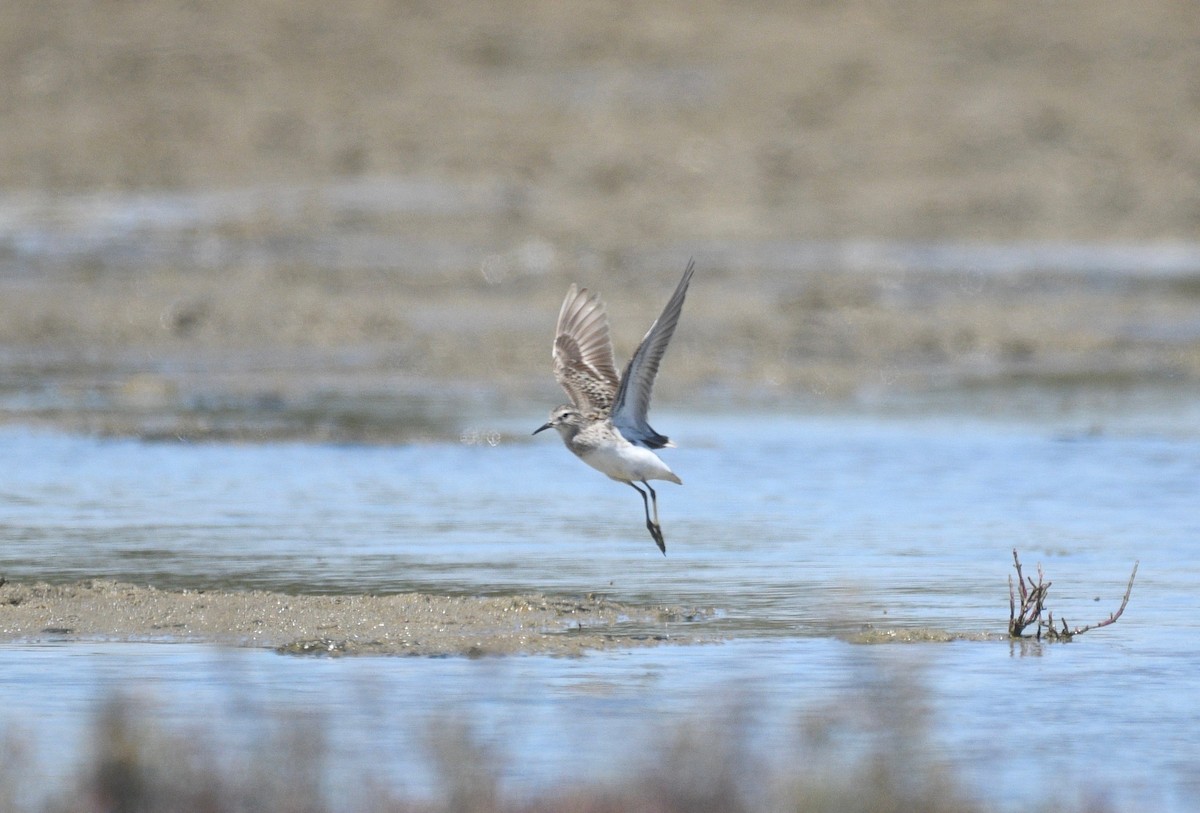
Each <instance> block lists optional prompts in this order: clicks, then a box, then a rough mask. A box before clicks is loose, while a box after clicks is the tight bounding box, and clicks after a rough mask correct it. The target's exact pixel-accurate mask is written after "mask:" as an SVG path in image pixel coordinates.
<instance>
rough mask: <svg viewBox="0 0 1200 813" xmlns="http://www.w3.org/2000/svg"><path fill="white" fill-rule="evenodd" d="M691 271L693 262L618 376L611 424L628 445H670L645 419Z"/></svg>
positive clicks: (690, 277) (656, 447)
mask: <svg viewBox="0 0 1200 813" xmlns="http://www.w3.org/2000/svg"><path fill="white" fill-rule="evenodd" d="M695 267H696V262H695V260H693V261H691V262H689V263H688V266H687V269H686V270H685V271H684V272H683V279H681V280H679V285H677V286H676V288H675V293H674V294H672V295H671V299H670V300H669V301H668V302H667V306H666V307H665V308H663V312H662V314H661V315H660V316H659V317H658V318H657V319H655V320H654V324H652V325H651V326H650V330H648V331H647V332H646V336H645V338H643V339H642V343H641V344H639V345H638V349H637V350H636V351H635V352H634V354H633V358H631V359H630V360H629V366H627V367H626V368H625V374H624V375H622V376H621V384H620V386H619V387H618V389H617V395H616V400H615V401H614V402H613V413H612V421H613V424H614V425H615V426H616V427H617V429H619V430H620V431H621V434H622V435H624V436H625V439H626V440H628V441H629V442H631V443H637V444H639V445H642V446H647V447H649V448H651V449H661V448H662V447H664V446H669V445H671V441H670V440H668V439H667V437H666V436H665V435H660V434H659V433H658V432H655V431H654V430H653V429H652V428H651V427H650V424H649V423H647V422H646V415H647V413H648V412H649V411H650V391H651V389H653V388H654V377H655V376H656V375H658V364H659V362H661V361H662V357H663V354H664V353H666V352H667V344H668V343H669V342H670V341H671V335H672V334H673V333H674V332H675V325H676V324H678V323H679V314H680V312H681V311H682V310H683V299H684V297H685V296H687V289H688V283H690V282H691V281H692V271H693V270H695Z"/></svg>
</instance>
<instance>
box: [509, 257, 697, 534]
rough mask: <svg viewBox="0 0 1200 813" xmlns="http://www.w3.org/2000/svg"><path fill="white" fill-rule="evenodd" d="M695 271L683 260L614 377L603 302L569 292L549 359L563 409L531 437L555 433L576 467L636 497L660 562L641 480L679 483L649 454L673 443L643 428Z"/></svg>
mask: <svg viewBox="0 0 1200 813" xmlns="http://www.w3.org/2000/svg"><path fill="white" fill-rule="evenodd" d="M695 268H696V262H695V260H691V261H689V262H688V265H687V268H686V269H685V270H684V272H683V278H682V279H680V280H679V284H678V285H677V286H676V287H675V293H674V294H672V295H671V298H670V299H669V300H668V301H667V304H666V307H664V308H663V311H662V314H661V315H660V316H659V317H658V318H657V319H655V320H654V324H652V325H650V329H649V330H648V331H646V335H645V336H644V337H643V338H642V341H641V343H640V344H639V345H638V347H637V350H635V351H634V353H633V356H631V357H630V359H629V363H628V364H627V365H626V366H625V372H624V373H622V374H621V375H620V376H618V375H617V369H616V364H615V361H614V359H613V346H612V339H611V338H610V337H609V332H608V315H607V314H606V313H605V308H604V302H603V301H601V299H600V297H599V296H598V295H597V294H596V293H594V292H592V291H589V290H588V289H587V288H577V287H576V286H575V285H572V286H571V288H570V289H569V290H568V291H567V296H566V298H565V299H564V300H563V304H562V308H561V309H560V310H559V312H558V324H557V327H556V330H555V336H554V347H553V352H552V359H553V361H554V377H555V379H556V380H557V381H558V383H559V386H561V387H562V388H563V390H565V391H566V393H567V396H568V397H569V398H570V399H571V402H570V403H569V404H562V405H560V406H556V407H554V409H552V410H550V420H548V421H546V423H544V424H542V425H541V426H539V427H538V428H537V429H535V430H534V431H533V434H535V435H536V434H537V433H538V432H542V431H545V430H546V429H555V430H557V431H558V434H559V436H561V437H562V441H563V443H564V444H565V445H566V447H567V448H568V449H570V450H571V451H572V452H573V453H574V454H575V455H576V456H577V457H579V459H580V460H582V461H583V462H584V463H587V464H588V465H589V466H591V467H592V468H594V469H596V470H598V471H600V472H602V473H604V474H606V475H608V476H609V477H611V478H612V479H613V480H617V481H618V482H621V483H626V484H628V485H629V486H630V487H632V488H633V490H634V491H636V492H637V493H638V494H641V495H642V506H643V508H644V509H645V511H646V529H647V530H648V531H650V538H651V539H653V540H654V543H655V544H656V545H658V549H659V550H660V551H662V554H663V555H664V556H666V554H667V543H666V541H665V540H664V538H663V532H662V526H661V525H660V524H659V522H658V494H657V493H656V492H655V491H654V488H653V487H652V486H651V485H650V482H649V481H650V480H666V481H667V482H670V483H676V484H678V485H683V481H682V480H680V479H679V477H678V475H676V474H675V472H673V471H671V469H670V467H669V466H667V464H666V463H664V462H663V461H662V460H661V459H660V458H659V456H658V455H656V454H655V453H654V452H655V450H657V449H663V448H668V447H673V446H674V445H675V444H674V443H672V442H671V440H670V439H669V438H668V437H667V436H666V435H662V434H660V433H658V432H656V431H655V430H654V429H653V428H651V426H650V424H649V423H648V422H647V419H646V416H647V413H648V412H649V410H650V391H651V390H652V389H653V387H654V379H655V377H656V376H657V375H658V366H659V363H660V362H662V359H663V355H664V354H665V353H666V352H667V345H668V344H669V343H670V341H671V336H672V335H673V334H674V333H675V326H676V325H677V324H678V323H679V314H680V313H681V312H682V310H683V300H684V298H685V297H686V296H687V290H688V284H689V283H691V281H692V272H693V271H694V270H695ZM638 483H641V484H642V485H643V486H645V488H646V490H645V491H643V490H642V489H641V488H640V487H638V485H637V484H638ZM647 491H648V492H649V493H650V496H649V497H648V498H647V496H646V492H647ZM652 505H653V516H651V506H652Z"/></svg>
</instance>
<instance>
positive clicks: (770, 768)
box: [0, 666, 1107, 813]
mask: <svg viewBox="0 0 1200 813" xmlns="http://www.w3.org/2000/svg"><path fill="white" fill-rule="evenodd" d="M739 702H740V704H741V705H735V706H731V707H726V708H724V709H720V708H718V709H717V710H715V711H714V710H712V709H710V710H708V711H707V712H705V713H704V714H703V715H700V714H696V715H694V716H693V717H692V718H691V719H690V720H688V721H687V722H684V723H682V724H676V725H674V726H672V727H669V728H667V729H665V730H661V731H657V732H656V733H647V734H646V736H645V738H644V740H643V741H633V742H630V743H629V750H630V757H631V764H634V765H637V766H639V767H637V768H634V769H632V770H630V771H629V772H628V773H627V774H626V775H624V776H622V777H621V778H620V779H619V780H615V779H611V778H610V779H594V778H592V777H591V776H590V771H595V770H597V766H595V765H594V763H593V762H592V761H591V760H590V759H589V757H588V755H587V754H586V753H580V754H578V766H579V773H577V774H576V775H574V776H571V777H570V778H568V779H563V780H561V781H560V782H559V783H558V784H556V785H554V786H552V787H548V788H543V789H541V790H539V791H537V792H535V793H533V794H529V793H524V794H515V793H507V792H506V791H505V788H504V784H505V783H504V770H503V768H504V766H505V765H506V764H519V763H520V762H525V761H528V760H529V759H531V758H536V755H534V756H531V755H528V754H521V755H517V754H510V753H507V752H505V750H504V746H503V743H499V744H497V743H485V742H483V741H482V740H480V739H479V738H478V737H477V736H476V735H475V733H474V732H473V730H472V726H471V724H470V722H469V721H466V720H462V719H457V718H454V717H448V718H433V719H432V721H427V725H428V732H427V735H426V736H425V738H424V741H425V744H426V748H425V758H426V760H427V761H428V763H429V764H430V766H431V767H432V768H433V773H432V775H433V776H434V777H436V778H437V785H436V787H435V788H433V790H432V792H431V793H430V792H426V793H423V794H408V795H404V794H397V792H396V791H394V790H389V789H387V788H386V787H385V786H383V785H381V784H380V783H379V782H377V781H376V778H374V777H373V776H372V771H371V766H369V765H362V766H359V767H360V768H361V777H344V776H343V777H340V780H345V781H343V782H342V786H343V787H353V788H356V789H357V791H358V796H359V797H360V798H356V799H348V798H345V795H344V794H343V795H341V796H339V795H338V794H337V793H333V792H331V790H330V788H329V787H328V785H327V784H326V780H327V779H328V778H329V776H330V763H331V755H330V751H329V747H328V745H327V743H326V742H325V741H324V739H323V737H322V732H321V729H320V726H319V725H318V723H317V722H316V720H314V719H290V720H283V721H280V720H278V719H277V720H275V722H274V723H273V724H269V725H266V726H265V728H266V729H267V730H266V732H265V733H264V742H263V743H262V745H261V747H257V748H254V749H253V752H252V753H250V754H248V755H246V756H245V758H244V759H238V758H237V757H236V756H235V757H232V758H231V756H230V755H229V754H222V753H220V752H219V750H218V749H216V748H214V747H213V746H212V745H211V744H210V743H209V742H208V739H207V738H206V737H204V736H198V735H197V733H196V732H192V733H191V734H190V735H189V736H182V735H179V734H173V733H171V732H169V731H165V730H162V729H161V728H158V727H155V726H154V725H152V724H150V723H149V722H148V721H147V717H148V716H149V715H148V714H147V712H148V711H149V709H148V708H147V707H146V706H145V705H144V704H139V703H134V702H131V701H129V700H127V699H125V700H121V699H114V700H111V701H110V702H109V703H108V704H107V705H105V706H104V707H103V708H102V709H101V711H100V713H99V715H98V717H97V720H96V722H95V724H94V727H93V730H92V734H91V736H92V743H91V746H90V748H86V749H84V750H85V752H86V753H87V754H88V756H87V757H86V760H85V761H84V762H83V764H81V765H80V766H79V767H78V768H77V769H75V770H74V771H73V773H72V774H71V775H70V776H69V777H68V778H67V780H66V781H65V782H64V783H63V784H62V785H61V787H60V788H58V789H57V790H55V791H53V792H49V793H47V792H46V791H47V789H45V788H35V787H30V786H29V777H30V776H35V775H36V772H34V771H31V768H32V767H34V766H33V765H32V761H31V759H30V757H29V751H28V749H27V748H23V747H22V740H21V738H20V737H19V736H18V735H14V734H12V733H11V732H10V734H9V736H8V738H7V740H6V741H5V742H4V744H3V760H0V813H76V812H77V811H78V812H79V813H82V812H83V811H88V813H92V812H93V811H104V813H173V812H174V811H179V812H180V813H184V811H187V812H188V813H195V812H197V811H208V812H209V813H227V812H232V811H256V812H257V813H276V812H278V813H326V812H327V811H328V812H329V813H332V812H333V811H348V810H355V811H363V813H498V812H499V811H504V813H551V812H552V811H553V812H554V813H568V812H570V813H618V811H641V812H642V813H706V812H709V811H711V813H767V812H768V811H772V812H775V811H779V812H780V813H782V811H793V812H794V813H904V812H905V811H923V813H952V812H953V813H987V811H991V810H995V809H998V808H996V807H993V806H991V805H989V804H986V803H984V802H981V801H979V800H977V799H976V798H974V797H973V796H972V794H971V793H970V792H969V790H968V789H966V788H964V787H963V784H962V783H961V782H960V780H959V779H958V778H957V777H956V775H955V772H954V770H953V769H952V768H951V767H949V766H948V765H946V764H944V763H943V761H942V760H941V758H939V757H938V756H937V755H936V753H937V751H936V749H935V748H934V747H933V745H932V740H931V738H930V731H929V725H930V722H929V721H930V720H931V717H932V715H931V709H929V708H928V707H927V703H926V699H925V695H924V693H923V691H922V690H921V689H920V688H919V683H918V682H917V681H916V680H915V679H914V677H913V676H912V675H911V674H908V673H905V672H903V671H894V670H892V669H889V670H882V669H877V668H875V667H874V666H869V667H868V668H866V669H864V670H863V671H862V674H861V675H860V680H859V682H858V684H857V685H853V686H851V687H849V688H847V689H845V690H844V691H843V692H842V695H841V696H840V698H838V699H837V701H836V702H835V703H832V704H824V705H822V706H821V707H820V708H819V710H816V711H813V712H810V713H807V714H805V715H803V716H802V718H801V719H799V720H797V721H796V724H795V736H794V737H793V738H792V740H791V742H790V744H788V745H787V746H786V747H783V748H780V747H778V746H777V745H771V746H769V747H764V745H763V744H762V743H756V742H755V741H754V737H753V733H752V729H753V718H754V714H755V710H754V708H753V699H752V698H748V697H743V698H741V700H740V701H739ZM62 745H64V746H66V750H65V751H64V750H63V749H62V748H61V747H60V757H62V756H64V755H65V754H69V753H70V746H69V744H62ZM354 770H356V769H351V772H353V771H354ZM1060 790H1061V792H1063V793H1067V794H1069V793H1070V792H1071V791H1070V789H1066V788H1063V789H1060ZM1081 795H1082V794H1081ZM1095 804H1097V803H1094V802H1093V803H1092V806H1091V807H1080V806H1079V805H1077V804H1074V803H1072V804H1063V803H1061V802H1060V801H1059V800H1047V802H1046V804H1045V806H1044V808H1038V807H1035V808H1034V809H1047V810H1051V809H1052V810H1055V811H1060V812H1061V811H1071V810H1102V809H1107V808H1104V807H1099V808H1098V807H1096V806H1095Z"/></svg>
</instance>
